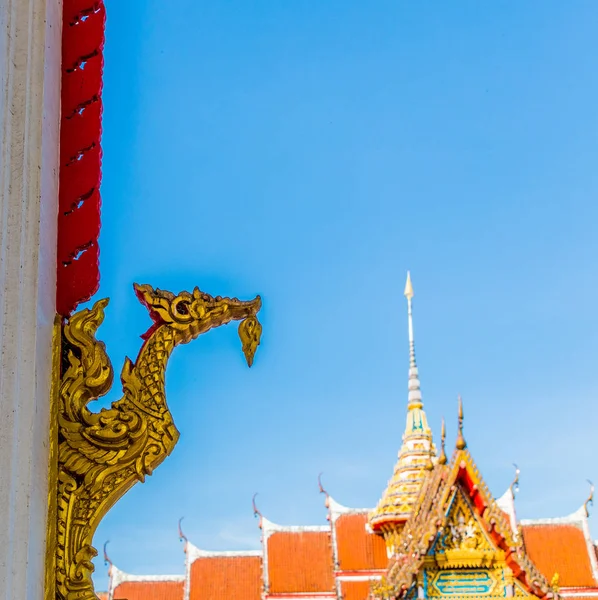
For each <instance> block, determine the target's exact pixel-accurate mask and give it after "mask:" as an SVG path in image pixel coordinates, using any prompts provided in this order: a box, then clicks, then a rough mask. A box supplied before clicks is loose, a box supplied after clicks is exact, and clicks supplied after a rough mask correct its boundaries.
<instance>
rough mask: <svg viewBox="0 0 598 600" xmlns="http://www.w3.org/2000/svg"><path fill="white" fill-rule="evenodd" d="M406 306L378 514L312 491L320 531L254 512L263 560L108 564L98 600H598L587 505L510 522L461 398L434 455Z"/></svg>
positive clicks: (211, 557)
mask: <svg viewBox="0 0 598 600" xmlns="http://www.w3.org/2000/svg"><path fill="white" fill-rule="evenodd" d="M405 296H406V298H407V305H408V322H409V355H410V363H409V385H408V390H409V392H408V402H407V417H406V426H405V432H404V435H403V441H402V446H401V448H400V450H399V454H398V460H397V463H396V466H395V470H394V473H393V474H392V477H391V478H390V480H389V482H388V485H387V487H386V489H385V490H384V491H383V492H382V494H381V499H380V501H379V502H378V505H377V506H376V507H375V508H373V509H367V508H348V507H346V506H343V505H341V504H339V503H338V502H337V501H336V500H335V499H333V498H332V497H331V496H330V495H329V494H328V493H327V492H326V491H325V490H324V489H323V488H322V486H321V484H320V492H322V493H323V495H324V497H325V508H326V510H327V513H328V514H327V518H328V525H326V526H282V525H277V524H275V523H272V522H271V521H269V520H268V519H267V518H266V517H265V516H263V515H262V514H261V513H260V512H259V511H258V509H257V508H256V507H255V505H254V510H255V511H256V514H257V515H258V516H259V526H260V529H261V546H262V548H261V550H259V551H247V552H212V551H208V550H205V549H199V548H197V547H196V546H194V545H193V544H192V543H191V542H190V541H189V540H187V539H186V538H184V540H185V554H186V560H185V569H184V572H183V573H182V574H181V575H179V576H172V575H171V576H158V575H156V576H140V575H131V574H128V573H124V572H123V571H121V570H120V569H118V568H117V567H116V566H115V565H114V564H110V568H109V569H110V570H109V574H110V584H109V590H108V592H106V593H104V594H100V598H101V600H120V599H123V600H124V599H126V600H225V599H226V600H275V599H276V600H324V599H330V600H370V599H375V598H381V599H387V600H390V599H398V598H405V599H406V600H411V599H414V600H415V599H416V598H417V599H418V600H420V599H424V598H441V597H449V598H455V599H457V598H458V599H460V600H464V599H469V600H474V599H476V600H477V599H482V598H483V599H488V600H496V599H498V598H505V597H518V598H524V597H531V598H540V599H546V600H549V599H555V600H556V599H558V598H564V599H568V598H571V599H576V600H589V599H591V598H592V599H593V598H595V599H596V600H598V556H597V554H598V549H597V547H596V545H595V543H594V542H593V541H592V539H591V536H590V529H589V524H588V503H589V502H590V501H591V499H592V496H591V495H590V498H588V501H586V502H585V503H584V504H583V505H582V506H581V507H580V508H579V509H578V510H576V511H575V512H574V513H573V514H571V515H569V516H566V517H562V518H554V519H544V520H518V519H517V514H516V510H515V491H516V490H517V484H518V475H519V473H518V471H517V476H516V478H515V480H514V482H513V484H512V485H511V486H510V487H509V488H508V489H507V490H506V492H505V493H504V494H503V495H502V496H500V497H498V498H495V497H494V496H493V495H492V494H491V493H490V491H489V490H488V488H487V486H486V484H485V483H484V480H483V479H482V476H481V474H480V472H479V470H478V468H477V466H476V464H475V462H474V460H473V457H472V456H471V454H470V453H469V450H468V448H467V443H466V440H465V436H464V431H463V405H462V402H461V399H459V403H458V434H457V439H456V442H455V448H454V450H453V451H452V453H451V456H450V457H449V456H447V452H446V447H445V441H446V440H445V438H446V435H445V426H444V423H443V424H442V430H441V435H440V444H439V449H437V447H436V445H435V444H434V441H433V437H432V431H431V428H430V426H429V424H428V421H427V418H426V413H425V411H424V405H423V401H422V394H421V389H420V382H419V375H418V369H417V364H416V360H415V346H414V336H413V319H412V299H413V288H412V285H411V279H410V277H409V275H408V277H407V285H406V288H405ZM256 534H257V532H256ZM181 535H182V534H181ZM183 537H184V536H183Z"/></svg>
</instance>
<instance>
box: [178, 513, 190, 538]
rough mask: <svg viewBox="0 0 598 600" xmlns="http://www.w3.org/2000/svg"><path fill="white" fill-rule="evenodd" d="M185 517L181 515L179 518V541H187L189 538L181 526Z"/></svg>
mask: <svg viewBox="0 0 598 600" xmlns="http://www.w3.org/2000/svg"><path fill="white" fill-rule="evenodd" d="M184 518H185V517H181V518H180V519H179V541H180V542H185V543H187V542H188V541H189V540H188V539H187V536H186V535H185V534H184V533H183V528H182V527H181V523H182V522H183V519H184Z"/></svg>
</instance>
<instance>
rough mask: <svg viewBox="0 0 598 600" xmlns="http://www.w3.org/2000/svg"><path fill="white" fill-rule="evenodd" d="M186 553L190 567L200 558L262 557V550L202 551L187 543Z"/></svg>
mask: <svg viewBox="0 0 598 600" xmlns="http://www.w3.org/2000/svg"><path fill="white" fill-rule="evenodd" d="M185 552H186V553H187V560H188V563H189V566H190V565H191V564H193V563H194V562H195V561H196V560H197V559H199V558H226V557H230V558H233V557H243V556H259V557H261V556H262V551H261V550H224V551H219V550H202V549H201V548H198V547H197V546H195V545H194V544H192V543H191V542H187V545H186V548H185Z"/></svg>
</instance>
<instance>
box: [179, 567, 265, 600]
mask: <svg viewBox="0 0 598 600" xmlns="http://www.w3.org/2000/svg"><path fill="white" fill-rule="evenodd" d="M261 594H262V559H261V557H260V556H208V557H201V558H198V559H197V560H195V561H194V562H193V563H192V564H191V586H190V594H189V600H221V598H226V599H227V600H260V598H261Z"/></svg>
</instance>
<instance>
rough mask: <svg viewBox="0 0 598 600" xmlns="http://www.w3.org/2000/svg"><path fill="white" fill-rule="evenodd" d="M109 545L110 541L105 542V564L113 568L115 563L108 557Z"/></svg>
mask: <svg viewBox="0 0 598 600" xmlns="http://www.w3.org/2000/svg"><path fill="white" fill-rule="evenodd" d="M109 543H110V540H108V541H106V542H104V564H105V565H109V566H110V567H111V566H112V564H113V563H112V561H111V560H110V557H109V556H108V552H107V551H106V546H108V544H109Z"/></svg>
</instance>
